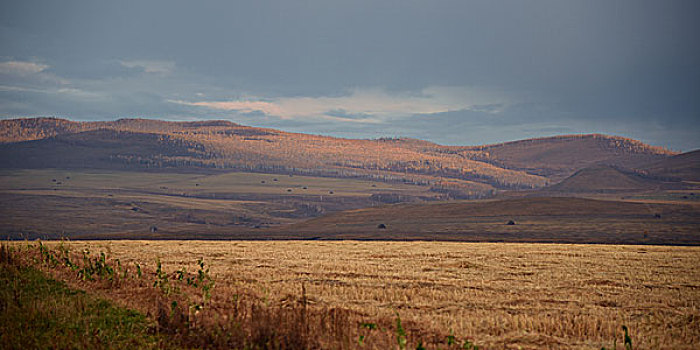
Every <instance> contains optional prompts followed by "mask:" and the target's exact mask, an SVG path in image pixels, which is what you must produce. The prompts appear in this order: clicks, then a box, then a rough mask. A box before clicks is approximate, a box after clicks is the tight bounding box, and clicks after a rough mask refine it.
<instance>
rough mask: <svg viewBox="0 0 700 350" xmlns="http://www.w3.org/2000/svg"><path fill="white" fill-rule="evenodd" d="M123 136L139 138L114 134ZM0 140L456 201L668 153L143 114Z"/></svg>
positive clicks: (38, 155) (24, 125)
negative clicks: (319, 130) (403, 187)
mask: <svg viewBox="0 0 700 350" xmlns="http://www.w3.org/2000/svg"><path fill="white" fill-rule="evenodd" d="M97 130H110V131H112V132H114V133H116V134H111V135H112V136H108V137H107V139H109V140H110V141H109V142H110V146H109V147H106V146H105V145H104V144H103V141H104V140H102V139H101V134H100V133H99V132H97ZM102 132H104V131H102ZM119 133H129V134H128V135H130V137H136V138H139V137H140V139H139V140H140V141H138V142H137V143H132V141H131V139H127V138H124V139H119V138H118V137H113V136H114V135H120V134H119ZM136 134H143V135H150V136H143V135H142V136H137V135H136ZM73 135H80V136H73ZM154 135H159V136H154ZM69 136H70V137H69ZM32 140H35V141H32ZM36 140H45V142H37V141H36ZM78 141H79V142H78ZM0 142H3V143H4V145H2V146H0V157H2V158H3V159H8V161H6V162H3V164H2V167H14V168H21V167H41V166H48V164H52V165H56V166H60V167H76V166H77V167H99V168H105V167H107V168H109V167H115V168H120V169H121V168H125V167H126V168H129V167H132V168H143V167H158V168H182V167H195V168H218V169H232V170H246V171H258V172H268V173H296V174H306V175H322V176H333V177H358V178H371V179H375V180H380V181H400V182H413V183H418V184H424V185H429V186H432V187H433V188H434V190H435V191H437V192H443V193H451V194H452V193H454V196H455V197H458V198H461V197H464V196H467V197H478V196H483V195H487V194H490V193H492V192H493V191H494V190H497V189H523V188H525V189H529V188H539V187H542V186H545V185H546V184H548V183H552V182H555V181H558V180H559V179H561V178H563V176H565V175H568V174H571V173H573V172H575V171H576V170H579V169H580V168H582V167H585V166H589V165H590V164H594V163H600V162H606V163H616V164H618V163H619V164H627V165H629V164H636V162H638V161H642V160H644V161H650V160H661V159H664V158H666V157H667V156H668V155H669V152H668V151H665V150H663V149H659V148H656V147H652V146H648V145H645V144H643V143H641V142H638V141H634V140H628V139H622V138H616V137H609V136H601V135H579V136H561V137H554V138H545V139H535V140H525V141H518V142H510V143H505V144H500V145H490V146H480V147H451V146H441V145H437V144H434V143H431V142H427V141H421V140H415V139H377V140H352V139H342V138H333V137H326V136H318V135H307V134H296V133H287V132H282V131H278V130H272V129H262V128H254V127H247V126H241V125H238V124H234V123H231V122H228V121H201V122H166V121H159V120H147V119H120V120H117V121H109V122H72V121H67V120H62V119H56V118H37V119H15V120H2V121H0ZM22 142H29V143H27V144H26V145H22V144H21V143H22ZM148 142H153V144H151V145H146V144H145V143H148ZM93 143H94V144H93ZM137 144H138V145H139V147H136V145H137ZM71 147H72V148H71ZM174 149H176V150H174ZM161 151H162V152H161ZM159 152H160V153H159ZM91 153H95V154H91ZM42 157H45V158H46V159H42ZM64 158H65V159H64Z"/></svg>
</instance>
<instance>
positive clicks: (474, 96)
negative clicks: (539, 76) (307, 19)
mask: <svg viewBox="0 0 700 350" xmlns="http://www.w3.org/2000/svg"><path fill="white" fill-rule="evenodd" d="M509 100H510V98H508V97H507V96H505V94H500V93H494V92H489V91H484V90H479V89H472V88H464V87H429V88H426V89H424V90H422V91H421V92H420V93H417V94H407V93H398V94H392V93H389V92H387V91H385V90H383V89H378V88H372V89H356V90H353V91H352V92H351V93H349V94H347V95H345V96H339V97H283V98H278V99H273V100H269V101H262V100H234V101H196V102H190V101H183V100H169V102H172V103H177V104H181V105H187V106H196V107H206V108H209V109H214V110H229V111H239V112H246V113H249V112H262V113H265V114H266V115H270V116H276V117H279V118H282V119H295V118H309V117H312V118H323V119H333V120H342V121H352V122H365V123H376V122H381V121H385V120H390V119H395V118H401V117H404V116H409V115H413V114H434V113H442V112H449V111H458V110H470V109H474V110H477V109H478V110H483V106H497V105H504V104H507V103H509ZM499 110H500V109H497V108H491V109H489V111H491V112H492V113H498V111H499ZM332 111H343V113H345V114H347V115H360V116H363V117H362V118H349V117H348V118H346V117H343V116H338V115H337V114H334V113H331V112H332Z"/></svg>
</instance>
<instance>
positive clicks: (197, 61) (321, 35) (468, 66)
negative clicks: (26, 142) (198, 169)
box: [0, 0, 700, 150]
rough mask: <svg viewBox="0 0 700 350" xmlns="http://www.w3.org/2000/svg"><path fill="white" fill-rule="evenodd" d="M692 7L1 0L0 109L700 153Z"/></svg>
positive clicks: (8, 114)
mask: <svg viewBox="0 0 700 350" xmlns="http://www.w3.org/2000/svg"><path fill="white" fill-rule="evenodd" d="M697 13H700V5H698V3H697V2H695V1H685V0H670V1H650V0H642V1H631V0H630V1H615V2H611V1H597V0H596V1H585V2H576V3H571V2H562V1H543V0H537V1H531V2H526V3H525V2H519V1H500V0H499V1H484V2H464V1H435V2H432V1H431V2H425V1H398V0H397V1H389V0H381V1H369V0H367V1H321V0H312V1H304V2H291V1H281V0H273V1H251V2H230V3H222V2H213V1H200V2H191V1H149V2H141V1H123V2H121V1H120V2H114V3H105V2H94V1H73V0H68V1H60V2H59V1H22V2H4V3H2V4H0V42H2V53H0V117H3V118H13V117H22V116H46V115H55V116H61V117H69V118H72V119H76V120H90V119H93V120H94V119H114V118H121V117H147V118H164V119H172V120H181V119H211V118H218V119H220V118H225V119H230V120H233V121H236V122H240V123H244V124H250V125H255V126H266V127H276V128H282V129H285V130H291V131H303V132H311V133H324V134H330V135H338V136H351V137H380V136H399V135H403V136H412V137H419V138H426V139H430V140H432V141H436V142H439V143H450V144H476V143H488V142H497V141H505V140H512V139H518V138H524V137H530V136H543V135H551V134H559V133H578V132H602V133H614V134H621V135H623V136H629V137H634V138H639V139H642V140H644V141H646V142H649V143H652V144H656V145H661V146H669V147H672V148H675V149H684V150H689V149H693V148H698V147H700V141H698V138H697V135H698V134H700V99H698V98H697V96H700V67H699V66H700V65H698V63H697V62H700V47H699V46H698V45H696V35H697V33H698V32H700V22H698V21H697V20H696V19H695V17H696V14H697Z"/></svg>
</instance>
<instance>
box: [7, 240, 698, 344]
mask: <svg viewBox="0 0 700 350" xmlns="http://www.w3.org/2000/svg"><path fill="white" fill-rule="evenodd" d="M15 244H16V245H19V246H21V245H23V244H24V243H19V242H18V243H15ZM50 246H53V247H57V246H58V243H52V244H50ZM68 246H69V247H70V249H71V250H73V251H81V250H83V249H88V250H89V251H91V252H93V253H96V252H98V251H102V252H105V253H106V254H107V256H109V257H112V258H115V259H116V258H118V259H119V260H120V263H121V266H131V267H132V271H133V266H135V264H136V263H138V264H139V265H140V266H142V268H143V269H144V271H148V275H149V276H153V275H154V274H155V273H154V271H155V268H156V263H155V262H156V259H158V260H159V261H160V262H161V263H162V270H163V271H167V272H168V273H169V274H171V273H174V271H176V270H179V269H182V268H185V269H186V270H187V271H190V272H192V271H196V270H197V269H199V267H198V265H197V263H196V262H197V260H198V259H200V258H203V259H204V261H206V262H207V264H208V265H207V266H208V268H210V272H209V273H210V274H211V276H212V278H213V280H214V281H216V284H215V287H214V288H213V289H212V290H211V295H212V299H211V306H210V307H211V309H215V310H218V311H217V312H218V313H217V315H218V316H216V317H215V318H216V319H225V316H222V315H231V314H232V313H233V312H234V311H233V310H234V308H235V307H237V306H236V305H238V304H237V303H238V301H239V300H240V298H242V296H245V297H246V298H252V299H254V300H258V301H262V304H263V305H264V306H265V307H279V308H280V310H284V309H285V308H289V307H292V308H293V305H299V304H298V303H299V301H300V300H303V305H304V308H307V307H308V310H309V311H308V312H309V313H308V315H311V316H308V317H309V319H314V320H315V321H313V322H311V323H307V324H311V325H312V327H313V325H317V324H322V325H326V326H327V325H328V322H329V321H328V319H329V318H330V317H331V316H330V315H337V314H338V312H341V311H342V313H343V315H344V316H343V317H342V318H341V321H338V319H337V318H335V319H334V320H335V321H334V322H335V323H336V325H335V328H333V327H330V328H328V327H327V328H324V329H326V331H327V332H323V331H317V332H316V333H315V334H319V332H321V333H323V334H324V338H323V339H322V342H321V343H320V344H322V345H323V346H322V347H325V348H355V347H359V345H358V342H357V339H358V336H360V335H363V336H367V338H366V339H367V341H366V342H364V343H363V348H370V349H371V348H374V349H386V348H393V347H396V346H397V345H396V344H397V343H396V340H395V334H396V327H395V319H396V315H399V316H400V318H401V320H402V322H403V327H404V328H405V332H406V338H407V344H408V348H416V346H417V345H418V343H419V342H421V343H422V344H423V345H424V346H426V347H427V348H443V349H444V348H448V344H447V340H446V339H448V337H449V336H450V335H451V334H453V335H455V336H456V337H457V338H458V339H462V340H464V339H469V340H470V341H472V342H473V343H476V344H477V345H479V346H480V347H481V349H542V348H549V349H600V348H601V346H605V347H607V348H610V347H612V345H613V342H614V341H615V340H617V342H618V343H620V344H619V345H622V344H621V343H622V334H621V326H622V325H625V326H627V327H628V328H629V329H630V330H631V335H632V338H633V342H634V344H635V349H658V348H661V349H694V348H697V345H698V344H700V311H699V310H700V308H699V307H698V306H699V303H700V270H698V268H697V267H698V261H700V248H697V247H661V246H608V245H555V244H490V243H449V242H358V241H343V242H320V241H313V242H308V241H307V242H304V241H269V242H261V241H234V242H209V241H79V242H71V243H69V245H68ZM45 270H46V271H47V272H48V273H52V272H51V271H54V274H55V275H56V276H57V277H58V278H63V279H65V280H66V281H68V283H70V284H71V285H72V286H74V287H81V288H83V289H88V290H93V291H94V293H97V294H99V295H101V296H105V297H109V298H112V299H114V300H115V301H117V302H118V303H120V304H121V305H123V306H128V307H133V308H137V309H140V310H142V311H143V312H150V313H151V314H157V313H156V311H154V309H152V305H154V302H153V300H155V298H153V297H152V295H151V296H149V294H148V293H146V294H144V292H143V291H144V288H143V287H138V286H137V287H133V284H132V285H131V286H132V287H128V288H125V287H121V288H120V287H118V286H116V285H115V284H110V285H109V286H108V287H105V285H101V286H100V287H95V285H94V284H91V283H89V282H84V281H81V280H79V279H76V278H75V277H74V276H73V275H71V273H65V272H55V271H56V270H52V269H46V268H45ZM171 276H175V275H174V274H171ZM124 285H125V286H127V285H129V284H126V283H125V284H124ZM236 310H237V309H236ZM333 310H335V311H333ZM304 315H306V314H304ZM313 315H316V316H313ZM320 315H326V316H327V318H324V320H326V321H323V322H325V323H323V322H322V321H319V320H321V316H320ZM212 317H213V316H212ZM314 317H316V318H314ZM287 320H289V319H287ZM306 322H310V321H306ZM314 322H317V323H314ZM318 322H321V323H318ZM338 322H340V325H338V324H337V323H338ZM363 323H374V324H377V325H378V328H379V329H378V330H376V331H369V330H367V329H364V328H362V324H363ZM324 327H325V326H324ZM331 328H333V329H336V331H335V333H333V332H331V331H330V330H329V329H331ZM338 329H340V330H338ZM368 332H369V333H368ZM312 333H313V332H312ZM334 334H336V335H337V336H334ZM338 334H340V335H338Z"/></svg>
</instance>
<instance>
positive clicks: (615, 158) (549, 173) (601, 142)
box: [469, 134, 675, 182]
mask: <svg viewBox="0 0 700 350" xmlns="http://www.w3.org/2000/svg"><path fill="white" fill-rule="evenodd" d="M469 150H470V151H472V152H474V154H476V155H477V157H475V158H474V159H479V160H482V161H486V162H490V163H492V164H496V165H500V166H504V167H507V168H509V169H517V170H524V171H527V172H528V173H532V174H538V175H542V176H546V177H548V178H550V179H552V180H553V181H554V182H556V181H559V180H562V179H564V178H566V177H568V176H569V175H571V174H573V173H574V172H576V171H577V170H579V169H583V168H586V167H589V166H593V165H598V164H604V165H611V166H617V167H625V168H627V167H629V168H634V167H636V166H638V165H639V164H644V163H649V162H652V161H658V160H662V159H665V158H667V157H668V156H672V155H674V154H675V153H674V152H671V151H669V150H667V149H664V148H661V147H655V146H650V145H647V144H644V143H642V142H640V141H637V140H632V139H628V138H624V137H619V136H608V135H601V134H588V135H564V136H554V137H545V138H535V139H528V140H520V141H513V142H506V143H500V144H494V145H486V146H477V147H472V148H469Z"/></svg>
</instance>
